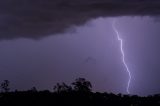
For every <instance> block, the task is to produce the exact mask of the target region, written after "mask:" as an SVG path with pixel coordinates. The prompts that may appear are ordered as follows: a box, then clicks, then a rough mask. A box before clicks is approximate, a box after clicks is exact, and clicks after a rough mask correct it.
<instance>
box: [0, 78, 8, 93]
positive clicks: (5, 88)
mask: <svg viewBox="0 0 160 106" xmlns="http://www.w3.org/2000/svg"><path fill="white" fill-rule="evenodd" d="M9 84H10V82H9V81H8V80H4V82H2V83H1V90H2V92H9V90H10V88H9Z"/></svg>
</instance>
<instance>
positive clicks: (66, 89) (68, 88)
mask: <svg viewBox="0 0 160 106" xmlns="http://www.w3.org/2000/svg"><path fill="white" fill-rule="evenodd" d="M53 90H54V91H55V92H58V93H60V92H69V91H71V90H72V87H71V86H68V85H67V84H65V83H64V82H63V83H62V84H59V83H57V84H56V85H55V86H54V88H53Z"/></svg>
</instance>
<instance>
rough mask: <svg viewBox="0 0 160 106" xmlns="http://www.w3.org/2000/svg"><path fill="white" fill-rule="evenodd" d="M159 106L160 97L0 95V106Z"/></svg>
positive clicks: (36, 92) (86, 94)
mask: <svg viewBox="0 0 160 106" xmlns="http://www.w3.org/2000/svg"><path fill="white" fill-rule="evenodd" d="M31 105H33V106H41V105H42V106H60V105H62V106H77V105H78V106H79V105H80V106H160V95H154V96H148V97H138V96H136V95H135V96H129V95H121V94H118V95H115V94H108V93H93V92H77V91H70V92H54V93H53V92H49V91H23V92H19V91H17V92H10V93H1V94H0V106H31Z"/></svg>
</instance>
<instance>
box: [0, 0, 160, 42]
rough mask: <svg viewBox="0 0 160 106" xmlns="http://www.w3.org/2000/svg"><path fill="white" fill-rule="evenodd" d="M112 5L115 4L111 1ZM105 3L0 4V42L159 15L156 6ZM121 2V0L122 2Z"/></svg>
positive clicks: (28, 0)
mask: <svg viewBox="0 0 160 106" xmlns="http://www.w3.org/2000/svg"><path fill="white" fill-rule="evenodd" d="M115 1H116V0H115ZM115 1H112V2H111V1H106V0H101V1H100V0H88V1H85V0H3V1H0V23H1V24H0V40H3V39H14V38H32V39H39V38H42V37H45V36H48V35H54V34H57V33H63V32H64V31H65V30H66V29H67V28H69V27H71V26H74V25H82V24H84V23H86V22H87V21H88V20H90V19H93V18H97V17H111V16H127V15H129V16H134V15H140V16H143V15H159V14H160V3H158V2H121V1H122V0H120V1H119V2H115ZM123 1H124V0H123Z"/></svg>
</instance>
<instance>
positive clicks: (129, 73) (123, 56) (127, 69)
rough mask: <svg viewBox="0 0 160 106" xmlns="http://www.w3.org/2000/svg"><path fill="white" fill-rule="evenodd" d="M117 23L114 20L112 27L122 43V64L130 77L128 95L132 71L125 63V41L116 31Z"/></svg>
mask: <svg viewBox="0 0 160 106" xmlns="http://www.w3.org/2000/svg"><path fill="white" fill-rule="evenodd" d="M115 23H116V21H115V20H114V21H113V23H112V27H113V30H114V31H115V33H116V35H117V39H118V41H119V42H120V49H121V54H122V62H123V64H124V66H125V68H126V71H127V73H128V75H129V80H128V83H127V89H126V90H127V93H128V94H130V91H129V86H130V82H131V72H130V70H129V68H128V66H127V64H126V62H125V54H124V50H123V39H122V38H121V37H120V34H119V32H118V30H117V29H116V27H115Z"/></svg>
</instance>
